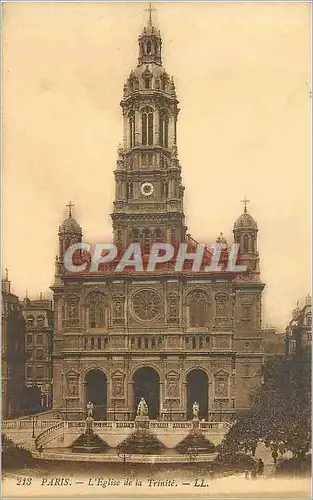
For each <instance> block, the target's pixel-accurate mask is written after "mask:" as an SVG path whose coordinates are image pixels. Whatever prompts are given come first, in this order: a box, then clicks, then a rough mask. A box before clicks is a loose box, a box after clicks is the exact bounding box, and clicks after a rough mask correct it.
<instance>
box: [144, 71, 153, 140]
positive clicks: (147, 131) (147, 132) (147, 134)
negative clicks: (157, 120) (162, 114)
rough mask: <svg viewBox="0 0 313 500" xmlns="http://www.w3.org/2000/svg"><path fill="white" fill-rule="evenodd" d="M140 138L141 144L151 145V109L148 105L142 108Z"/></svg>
mask: <svg viewBox="0 0 313 500" xmlns="http://www.w3.org/2000/svg"><path fill="white" fill-rule="evenodd" d="M146 81H147V80H146ZM149 81H150V80H149ZM141 138H142V144H143V146H147V145H149V146H152V145H153V109H152V108H149V107H146V108H143V110H142V114H141Z"/></svg>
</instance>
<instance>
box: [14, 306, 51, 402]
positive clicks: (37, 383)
mask: <svg viewBox="0 0 313 500" xmlns="http://www.w3.org/2000/svg"><path fill="white" fill-rule="evenodd" d="M21 304H22V308H23V316H24V320H25V350H26V363H25V383H26V387H27V388H28V391H27V392H28V404H29V409H35V408H36V407H40V408H41V409H46V408H49V407H50V406H51V403H52V394H51V391H52V389H51V388H52V341H53V310H52V300H49V299H43V298H42V297H40V299H38V300H30V299H28V298H25V299H24V301H23V302H22V303H21Z"/></svg>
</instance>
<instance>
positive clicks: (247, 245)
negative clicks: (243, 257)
mask: <svg viewBox="0 0 313 500" xmlns="http://www.w3.org/2000/svg"><path fill="white" fill-rule="evenodd" d="M242 249H243V252H244V253H248V252H249V250H250V237H249V235H248V234H244V235H243V238H242Z"/></svg>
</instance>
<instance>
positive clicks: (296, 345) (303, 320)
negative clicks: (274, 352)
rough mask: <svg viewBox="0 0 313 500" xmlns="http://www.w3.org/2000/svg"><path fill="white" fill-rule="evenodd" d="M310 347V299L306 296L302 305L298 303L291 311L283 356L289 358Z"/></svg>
mask: <svg viewBox="0 0 313 500" xmlns="http://www.w3.org/2000/svg"><path fill="white" fill-rule="evenodd" d="M311 346H312V297H311V296H310V295H307V297H306V298H305V300H304V303H303V304H302V305H300V302H298V304H297V307H296V309H294V310H293V311H292V319H291V320H290V322H289V324H288V326H287V328H286V332H285V354H286V356H291V355H293V354H295V353H296V352H300V351H301V350H303V349H307V348H311Z"/></svg>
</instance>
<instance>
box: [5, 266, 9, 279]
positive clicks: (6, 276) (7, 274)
mask: <svg viewBox="0 0 313 500" xmlns="http://www.w3.org/2000/svg"><path fill="white" fill-rule="evenodd" d="M5 281H9V270H8V268H7V267H6V268H5Z"/></svg>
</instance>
